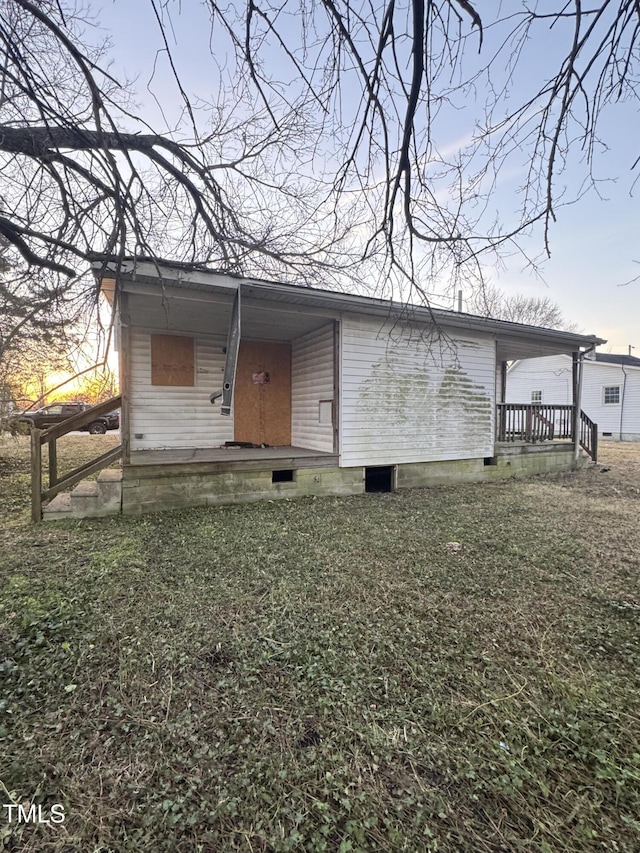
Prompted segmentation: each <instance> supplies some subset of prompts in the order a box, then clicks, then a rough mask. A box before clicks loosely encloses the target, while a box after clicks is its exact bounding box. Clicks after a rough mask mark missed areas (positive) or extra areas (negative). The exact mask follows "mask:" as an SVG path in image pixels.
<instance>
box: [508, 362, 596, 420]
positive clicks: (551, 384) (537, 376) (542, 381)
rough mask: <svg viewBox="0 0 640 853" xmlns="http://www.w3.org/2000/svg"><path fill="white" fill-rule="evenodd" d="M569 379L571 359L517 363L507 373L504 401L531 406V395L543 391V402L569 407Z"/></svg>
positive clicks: (571, 389) (571, 388)
mask: <svg viewBox="0 0 640 853" xmlns="http://www.w3.org/2000/svg"><path fill="white" fill-rule="evenodd" d="M572 377H573V373H572V361H571V356H566V355H551V356H547V357H545V358H527V359H525V360H524V361H519V362H517V363H516V364H515V365H513V366H512V367H511V368H510V370H509V372H508V373H507V400H506V402H507V403H530V402H531V392H532V391H542V402H543V403H547V404H548V405H555V406H560V405H564V404H567V403H569V404H571V403H573V378H572ZM583 408H584V407H583ZM587 414H589V413H588V412H587Z"/></svg>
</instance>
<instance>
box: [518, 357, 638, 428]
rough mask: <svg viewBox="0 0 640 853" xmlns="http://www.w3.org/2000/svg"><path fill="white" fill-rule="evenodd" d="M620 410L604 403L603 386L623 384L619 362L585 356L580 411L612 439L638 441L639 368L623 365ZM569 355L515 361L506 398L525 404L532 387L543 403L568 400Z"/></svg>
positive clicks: (618, 406) (569, 390)
mask: <svg viewBox="0 0 640 853" xmlns="http://www.w3.org/2000/svg"><path fill="white" fill-rule="evenodd" d="M625 370H626V372H627V383H626V388H625V389H624V410H623V407H622V406H621V405H620V404H607V405H605V404H604V391H603V389H604V387H605V386H609V385H619V386H620V395H621V397H622V391H623V386H624V378H625V377H624V372H623V369H622V367H621V366H620V365H617V364H606V363H604V362H597V361H596V362H594V361H590V360H589V359H585V362H584V374H583V379H582V410H583V411H584V412H585V413H586V414H587V415H588V416H589V417H590V418H591V420H593V421H595V422H596V423H597V424H598V433H599V434H600V435H602V434H603V433H605V432H609V433H612V436H611V437H612V438H620V434H621V433H622V436H623V438H627V439H628V440H636V441H637V440H640V370H639V369H638V368H635V367H625ZM571 376H572V373H571V358H570V357H569V356H563V355H557V356H549V357H546V358H531V359H526V360H525V361H521V362H518V363H517V364H516V365H514V367H513V368H512V369H511V370H510V371H509V375H508V379H507V401H508V402H510V403H527V402H529V401H530V400H531V391H532V390H542V402H543V403H556V404H559V403H572V402H573V396H572V379H571ZM621 416H622V417H621Z"/></svg>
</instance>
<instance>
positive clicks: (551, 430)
mask: <svg viewBox="0 0 640 853" xmlns="http://www.w3.org/2000/svg"><path fill="white" fill-rule="evenodd" d="M496 408H497V425H496V438H497V440H498V441H527V442H536V441H552V440H553V439H560V438H572V437H573V406H568V405H558V406H553V405H548V404H546V403H498V404H497V407H496Z"/></svg>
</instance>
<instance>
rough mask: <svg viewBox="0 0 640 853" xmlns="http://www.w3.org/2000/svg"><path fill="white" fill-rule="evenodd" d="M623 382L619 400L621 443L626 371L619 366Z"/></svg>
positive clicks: (622, 365)
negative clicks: (622, 374)
mask: <svg viewBox="0 0 640 853" xmlns="http://www.w3.org/2000/svg"><path fill="white" fill-rule="evenodd" d="M620 367H621V368H622V372H623V373H624V380H623V382H622V399H621V400H620V441H622V421H623V418H624V392H625V391H626V389H627V371H626V370H625V369H624V364H621V365H620Z"/></svg>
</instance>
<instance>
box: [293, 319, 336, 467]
mask: <svg viewBox="0 0 640 853" xmlns="http://www.w3.org/2000/svg"><path fill="white" fill-rule="evenodd" d="M333 337H334V334H333V324H332V323H331V324H329V325H327V326H323V327H322V328H321V329H317V330H316V331H313V332H310V333H309V334H307V335H303V336H302V337H300V338H297V339H296V340H295V341H293V344H292V346H291V443H292V444H293V445H294V446H295V447H306V448H309V449H310V450H320V451H326V452H327V453H331V452H333V425H332V424H321V423H320V419H319V403H320V400H333V371H334V367H333Z"/></svg>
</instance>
